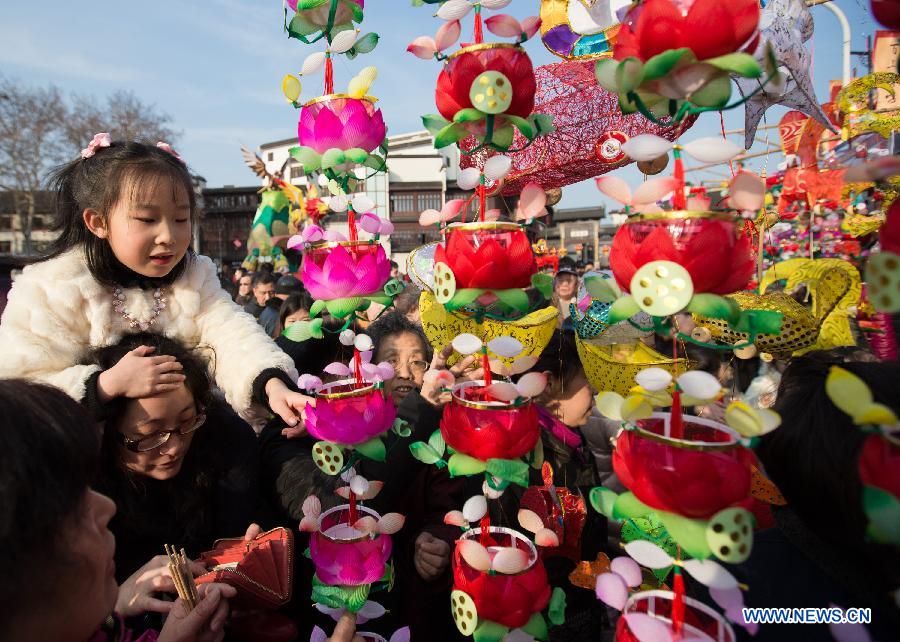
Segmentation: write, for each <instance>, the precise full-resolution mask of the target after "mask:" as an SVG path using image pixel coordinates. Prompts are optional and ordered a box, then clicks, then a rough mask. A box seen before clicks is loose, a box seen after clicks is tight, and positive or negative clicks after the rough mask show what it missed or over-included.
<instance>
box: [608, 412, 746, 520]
mask: <svg viewBox="0 0 900 642" xmlns="http://www.w3.org/2000/svg"><path fill="white" fill-rule="evenodd" d="M670 420H671V415H670V414H668V413H654V414H653V415H652V417H651V418H649V419H645V420H639V421H637V422H636V424H637V427H636V428H634V429H629V430H624V431H622V433H621V434H620V435H619V437H618V438H617V440H616V448H615V450H614V451H613V469H614V470H615V472H616V474H617V475H618V476H619V479H620V480H621V481H622V484H623V485H624V486H625V487H626V488H628V489H629V490H630V491H631V492H633V493H634V494H635V496H636V497H637V498H638V499H639V500H641V501H642V502H644V503H645V504H647V505H648V506H650V507H652V508H656V509H659V510H662V511H667V512H670V513H676V514H678V515H683V516H685V517H691V518H695V519H707V518H710V517H712V516H713V515H715V514H716V513H718V512H719V511H720V510H722V509H725V508H728V507H730V506H733V505H735V504H737V503H739V502H741V501H743V500H745V499H746V498H747V497H748V495H749V493H750V482H751V476H752V465H753V462H754V456H753V454H752V453H751V452H750V451H749V450H747V449H746V448H744V447H743V446H742V445H741V444H740V442H739V441H738V435H737V434H736V433H735V432H734V431H733V430H731V429H730V428H728V427H727V426H725V425H723V424H719V423H717V422H715V421H710V420H708V419H702V418H699V417H691V416H684V417H682V424H683V426H682V427H683V435H682V436H681V438H678V439H676V438H674V437H672V436H671V434H672V433H671V430H670V425H669V424H670Z"/></svg>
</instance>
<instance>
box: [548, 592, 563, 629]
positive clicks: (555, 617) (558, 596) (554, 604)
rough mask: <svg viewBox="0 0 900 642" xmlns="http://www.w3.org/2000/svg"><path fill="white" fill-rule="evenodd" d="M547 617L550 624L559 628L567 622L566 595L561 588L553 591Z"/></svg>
mask: <svg viewBox="0 0 900 642" xmlns="http://www.w3.org/2000/svg"><path fill="white" fill-rule="evenodd" d="M547 617H548V618H549V619H550V622H551V623H553V624H555V625H556V626H559V625H561V624H563V623H564V622H565V621H566V593H565V591H563V590H562V589H561V588H560V587H558V586H557V587H556V588H555V589H553V594H552V595H551V596H550V606H549V607H548V608H547Z"/></svg>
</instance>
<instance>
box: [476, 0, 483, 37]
mask: <svg viewBox="0 0 900 642" xmlns="http://www.w3.org/2000/svg"><path fill="white" fill-rule="evenodd" d="M482 42H484V31H483V30H482V28H481V5H478V6H477V7H475V44H476V45H480V44H481V43H482Z"/></svg>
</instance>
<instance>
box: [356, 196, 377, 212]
mask: <svg viewBox="0 0 900 642" xmlns="http://www.w3.org/2000/svg"><path fill="white" fill-rule="evenodd" d="M374 210H375V201H373V200H372V199H371V198H369V197H368V196H366V195H365V194H357V195H356V196H354V197H353V211H354V212H357V213H362V212H372V211H374Z"/></svg>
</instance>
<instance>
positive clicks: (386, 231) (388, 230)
mask: <svg viewBox="0 0 900 642" xmlns="http://www.w3.org/2000/svg"><path fill="white" fill-rule="evenodd" d="M378 220H379V221H381V227H379V228H378V233H379V234H381V235H382V236H388V235H390V234H393V233H394V224H393V223H391V222H390V221H389V220H387V219H386V218H379V219H378Z"/></svg>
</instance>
